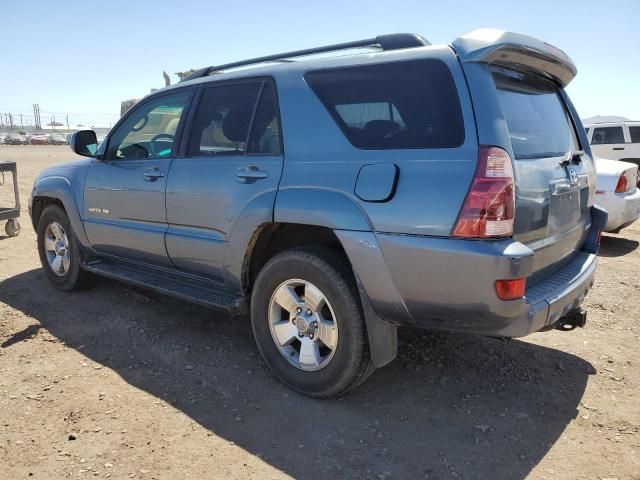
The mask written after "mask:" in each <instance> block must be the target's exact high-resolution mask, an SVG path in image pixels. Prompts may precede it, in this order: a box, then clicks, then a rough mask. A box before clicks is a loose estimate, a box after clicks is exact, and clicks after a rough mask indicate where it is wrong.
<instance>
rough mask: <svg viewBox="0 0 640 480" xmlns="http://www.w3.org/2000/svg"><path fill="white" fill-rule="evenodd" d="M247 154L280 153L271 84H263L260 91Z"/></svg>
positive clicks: (276, 112) (274, 99)
mask: <svg viewBox="0 0 640 480" xmlns="http://www.w3.org/2000/svg"><path fill="white" fill-rule="evenodd" d="M247 152H248V153H255V154H263V155H269V154H280V153H282V145H281V143H280V123H279V121H278V107H277V104H276V95H275V92H274V88H273V85H271V83H265V84H264V88H263V89H262V95H261V96H260V103H259V104H258V108H257V110H256V115H255V118H254V119H253V125H252V126H251V136H250V137H249V146H248V148H247Z"/></svg>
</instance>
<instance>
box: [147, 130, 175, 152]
mask: <svg viewBox="0 0 640 480" xmlns="http://www.w3.org/2000/svg"><path fill="white" fill-rule="evenodd" d="M161 138H168V139H169V140H171V142H172V143H173V139H174V138H175V137H174V136H173V135H171V134H169V133H160V134H158V135H155V136H154V137H153V138H152V139H151V140H149V148H150V149H151V156H152V157H158V156H160V155H159V153H162V152H163V151H164V150H161V151H160V152H158V150H157V149H156V142H157V141H158V140H160V139H161ZM165 150H166V149H165ZM169 151H171V149H169ZM165 155H166V154H165Z"/></svg>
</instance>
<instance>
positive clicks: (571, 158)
mask: <svg viewBox="0 0 640 480" xmlns="http://www.w3.org/2000/svg"><path fill="white" fill-rule="evenodd" d="M583 155H584V150H569V151H568V152H567V153H566V155H565V156H564V160H562V161H561V162H560V166H561V167H566V166H567V165H570V164H572V163H580V162H581V161H582V156H583Z"/></svg>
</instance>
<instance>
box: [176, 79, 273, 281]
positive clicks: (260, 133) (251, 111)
mask: <svg viewBox="0 0 640 480" xmlns="http://www.w3.org/2000/svg"><path fill="white" fill-rule="evenodd" d="M277 112H278V107H277V101H276V91H275V84H274V83H273V81H272V80H271V79H264V80H263V79H248V80H244V81H237V82H234V83H225V84H214V85H213V86H207V87H203V89H202V92H201V96H200V101H199V103H198V107H197V110H196V113H195V116H194V119H193V121H192V125H191V127H190V128H189V131H190V133H189V140H188V146H187V154H186V156H185V157H184V158H176V159H175V160H174V162H173V164H172V165H171V171H170V172H169V179H168V183H167V222H168V230H167V233H166V247H167V252H168V254H169V257H170V258H171V261H172V263H173V264H174V265H175V266H176V267H177V268H179V269H181V270H183V271H185V272H190V273H193V274H197V275H201V276H206V277H208V278H211V279H213V280H216V281H219V282H221V283H223V282H224V275H223V274H224V269H225V265H224V263H225V255H226V253H227V246H228V243H229V238H230V236H231V233H232V230H233V227H234V225H236V221H237V220H238V218H239V217H240V216H241V215H243V214H244V215H245V224H247V225H248V224H250V225H248V226H247V228H249V229H250V230H251V231H253V229H255V228H257V227H258V226H259V225H260V224H262V223H265V222H270V221H271V220H272V219H273V203H274V201H275V195H276V191H277V188H278V183H279V181H280V175H281V173H282V161H283V154H282V146H281V145H282V143H281V136H280V122H279V115H278V113H277ZM249 205H253V206H254V207H256V208H251V213H250V214H248V213H246V212H247V211H248V210H249V208H248V206H249ZM247 219H248V220H247Z"/></svg>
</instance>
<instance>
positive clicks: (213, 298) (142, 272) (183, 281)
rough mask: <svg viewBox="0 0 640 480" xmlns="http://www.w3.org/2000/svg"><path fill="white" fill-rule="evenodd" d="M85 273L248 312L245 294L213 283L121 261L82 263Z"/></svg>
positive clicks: (185, 298)
mask: <svg viewBox="0 0 640 480" xmlns="http://www.w3.org/2000/svg"><path fill="white" fill-rule="evenodd" d="M82 268H83V269H84V270H86V271H87V272H91V273H94V274H96V275H99V276H101V277H107V278H111V279H113V280H118V281H121V282H124V283H128V284H130V285H135V286H136V287H141V288H145V289H149V290H153V291H155V292H158V293H161V294H164V295H168V296H171V297H174V298H178V299H180V300H185V301H187V302H192V303H197V304H198V305H202V306H205V307H212V308H217V309H221V310H225V311H227V312H229V313H231V314H234V315H239V314H243V313H246V312H247V311H248V305H247V303H248V302H247V300H246V297H243V296H239V295H233V294H231V293H229V292H228V291H226V290H224V288H223V287H222V286H221V285H219V284H217V283H214V282H211V281H208V280H205V279H198V278H194V277H190V276H187V275H183V274H180V273H173V272H170V271H168V270H165V269H155V268H152V267H147V266H144V265H140V264H135V263H129V262H124V261H111V260H99V261H90V262H88V263H85V264H84V265H83V267H82Z"/></svg>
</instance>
